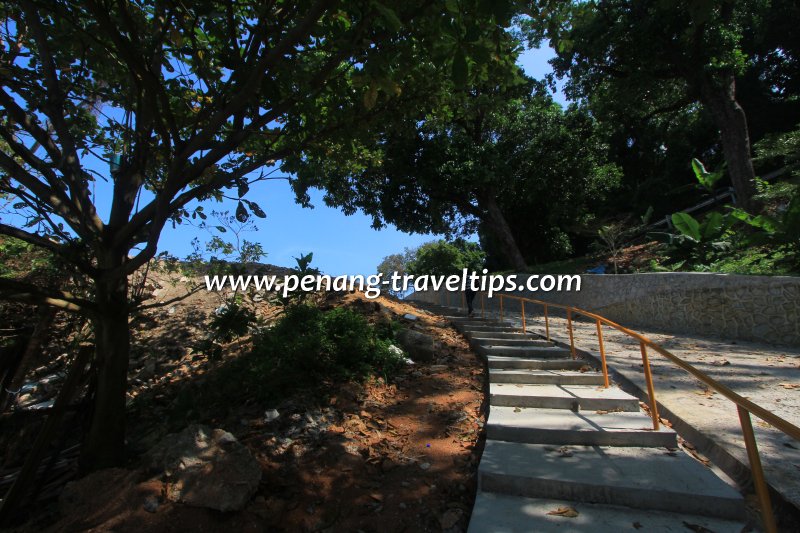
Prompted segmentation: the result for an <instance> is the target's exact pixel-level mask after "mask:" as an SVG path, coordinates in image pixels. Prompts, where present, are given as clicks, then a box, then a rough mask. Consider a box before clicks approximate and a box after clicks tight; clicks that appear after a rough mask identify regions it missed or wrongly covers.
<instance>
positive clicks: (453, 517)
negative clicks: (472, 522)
mask: <svg viewBox="0 0 800 533" xmlns="http://www.w3.org/2000/svg"><path fill="white" fill-rule="evenodd" d="M459 520H461V510H460V509H450V510H449V511H447V512H445V513H444V514H443V515H442V517H441V518H440V519H439V523H440V524H441V526H442V529H450V528H451V527H454V526H455V525H456V524H458V521H459Z"/></svg>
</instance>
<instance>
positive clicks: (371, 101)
mask: <svg viewBox="0 0 800 533" xmlns="http://www.w3.org/2000/svg"><path fill="white" fill-rule="evenodd" d="M377 101H378V88H377V87H375V85H370V86H369V89H367V92H365V93H364V107H365V108H367V109H372V108H373V107H375V103H376V102H377Z"/></svg>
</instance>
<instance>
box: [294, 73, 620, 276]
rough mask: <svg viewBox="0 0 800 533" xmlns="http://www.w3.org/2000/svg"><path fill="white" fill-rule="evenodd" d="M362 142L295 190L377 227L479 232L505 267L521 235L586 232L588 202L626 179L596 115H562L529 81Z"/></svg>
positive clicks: (317, 166) (306, 176)
mask: <svg viewBox="0 0 800 533" xmlns="http://www.w3.org/2000/svg"><path fill="white" fill-rule="evenodd" d="M359 133H361V134H362V137H361V138H352V137H351V138H346V139H342V140H340V142H339V144H338V145H337V147H336V149H335V150H332V151H334V152H335V153H336V154H337V156H336V158H335V159H331V158H329V157H327V156H326V155H327V152H326V153H319V154H315V153H313V152H312V153H311V155H310V156H309V157H307V158H306V159H304V160H303V161H302V162H301V164H299V165H298V167H297V168H296V170H297V172H298V182H297V183H296V185H297V186H298V187H303V188H308V187H311V186H320V187H324V188H326V190H327V191H328V194H327V196H326V202H328V203H329V204H331V205H335V206H340V207H343V208H344V209H345V210H349V211H354V210H355V209H357V208H361V209H363V210H364V211H365V212H366V213H367V214H369V215H371V216H372V217H373V220H374V225H375V226H376V227H380V226H381V225H382V224H384V223H393V224H395V225H396V226H397V227H398V228H400V229H401V230H404V231H410V232H419V233H426V232H431V233H443V234H445V235H448V236H455V235H464V234H469V233H472V232H474V231H475V230H476V229H479V228H480V229H481V233H482V234H483V233H485V234H487V235H488V237H489V239H490V240H491V241H492V246H491V248H488V247H487V251H489V252H490V253H492V254H493V255H497V256H499V259H500V260H499V264H498V265H497V266H498V268H513V269H516V270H518V271H521V270H524V269H525V268H526V256H525V253H524V252H523V250H522V249H521V248H520V246H519V239H520V238H521V236H525V235H526V234H532V235H533V237H532V238H536V239H538V238H539V236H540V233H535V231H538V230H539V229H541V228H542V227H545V228H547V229H548V230H552V229H553V228H556V229H558V228H563V227H564V226H567V225H576V224H578V223H580V221H581V219H582V217H583V215H584V213H585V206H586V203H587V200H588V199H591V198H596V199H600V198H603V197H604V195H605V193H606V192H607V190H608V189H610V188H612V187H613V186H614V184H615V183H616V181H617V180H618V177H619V176H618V172H617V170H616V168H615V167H614V166H613V165H607V164H606V163H605V161H604V152H605V151H606V150H607V147H606V146H605V145H604V143H603V142H602V141H601V139H600V138H599V136H598V135H596V133H597V132H596V125H595V123H594V121H593V120H592V118H591V117H590V116H589V115H588V114H586V113H585V112H583V111H582V110H579V109H570V110H568V111H566V112H564V111H563V110H562V109H561V107H560V106H559V105H558V104H556V103H554V102H553V100H552V98H551V97H550V96H549V95H547V94H546V93H545V92H544V91H543V89H542V88H541V86H540V85H539V84H538V83H536V82H535V81H533V80H530V79H525V78H522V77H518V78H516V79H514V80H510V81H509V82H508V83H507V84H506V85H493V82H492V79H489V80H486V81H482V82H480V83H478V84H476V85H475V86H473V87H470V88H468V89H467V90H462V91H457V90H456V89H455V88H454V91H453V92H452V93H451V94H449V95H448V96H447V97H446V98H443V99H442V101H441V104H440V106H439V107H438V108H437V109H435V110H430V111H429V112H428V113H427V115H426V117H425V119H424V120H422V121H420V120H417V119H413V120H412V119H405V118H403V117H392V118H391V119H390V120H387V121H385V122H383V123H381V124H380V125H379V128H378V129H376V130H375V131H371V132H370V131H364V132H359ZM372 137H374V138H377V139H379V140H380V142H377V141H373V140H371V139H372ZM366 146H376V147H377V148H376V149H373V150H368V149H365V147H366ZM512 220H513V222H511V221H512ZM551 233H552V234H554V235H555V234H556V233H557V232H555V231H551ZM531 248H533V247H531ZM533 256H534V254H532V257H533Z"/></svg>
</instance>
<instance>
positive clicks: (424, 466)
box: [419, 463, 431, 470]
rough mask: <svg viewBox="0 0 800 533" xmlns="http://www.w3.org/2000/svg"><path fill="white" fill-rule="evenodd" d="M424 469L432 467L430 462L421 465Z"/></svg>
mask: <svg viewBox="0 0 800 533" xmlns="http://www.w3.org/2000/svg"><path fill="white" fill-rule="evenodd" d="M419 467H420V468H421V469H422V470H428V469H429V468H430V467H431V464H430V463H422V464H420V465H419Z"/></svg>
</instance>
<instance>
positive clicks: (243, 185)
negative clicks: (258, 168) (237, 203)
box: [238, 180, 250, 198]
mask: <svg viewBox="0 0 800 533" xmlns="http://www.w3.org/2000/svg"><path fill="white" fill-rule="evenodd" d="M238 189H239V190H238V192H239V198H241V197H242V196H244V195H245V194H247V191H249V190H250V184H249V183H247V181H246V180H243V181H241V182H239V187H238Z"/></svg>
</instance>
